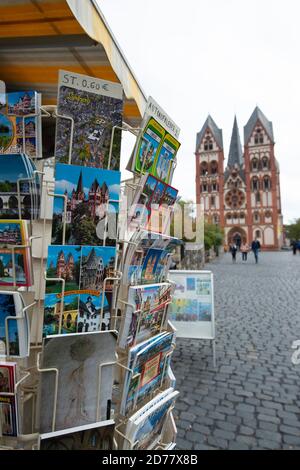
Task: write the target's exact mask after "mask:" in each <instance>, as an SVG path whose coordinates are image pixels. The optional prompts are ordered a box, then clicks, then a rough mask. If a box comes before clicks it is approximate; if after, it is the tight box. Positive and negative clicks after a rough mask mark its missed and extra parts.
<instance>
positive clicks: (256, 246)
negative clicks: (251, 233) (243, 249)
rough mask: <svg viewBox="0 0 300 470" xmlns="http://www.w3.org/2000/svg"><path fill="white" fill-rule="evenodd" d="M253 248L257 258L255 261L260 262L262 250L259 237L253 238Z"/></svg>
mask: <svg viewBox="0 0 300 470" xmlns="http://www.w3.org/2000/svg"><path fill="white" fill-rule="evenodd" d="M251 250H252V251H253V253H254V258H255V263H256V264H257V263H258V251H259V250H260V242H259V240H258V238H257V237H256V238H255V240H253V242H252V244H251Z"/></svg>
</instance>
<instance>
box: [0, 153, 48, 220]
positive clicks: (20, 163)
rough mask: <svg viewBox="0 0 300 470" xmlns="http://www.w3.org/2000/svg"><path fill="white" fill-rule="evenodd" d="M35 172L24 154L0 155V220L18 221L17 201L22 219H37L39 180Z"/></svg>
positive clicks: (34, 168)
mask: <svg viewBox="0 0 300 470" xmlns="http://www.w3.org/2000/svg"><path fill="white" fill-rule="evenodd" d="M35 170H36V167H35V166H34V164H33V163H32V161H31V160H30V158H29V157H28V156H27V155H25V154H7V155H1V158H0V219H19V218H20V217H19V201H20V210H21V216H22V219H25V220H26V219H27V220H28V219H29V220H30V219H36V218H38V216H39V201H40V180H39V177H38V175H37V174H35V173H34V171H35ZM18 181H19V183H18ZM18 184H19V193H20V194H18Z"/></svg>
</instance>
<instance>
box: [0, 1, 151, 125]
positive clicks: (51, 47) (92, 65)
mask: <svg viewBox="0 0 300 470" xmlns="http://www.w3.org/2000/svg"><path fill="white" fill-rule="evenodd" d="M59 69H64V70H70V71H73V72H77V73H81V74H86V75H91V76H95V77H98V78H101V79H104V80H110V81H115V82H120V83H121V84H122V86H123V88H124V93H125V97H126V99H125V107H124V114H125V116H124V118H125V121H126V122H127V123H128V124H130V125H132V126H138V125H139V124H140V121H141V117H142V115H143V113H144V110H145V106H146V101H147V99H146V96H145V94H144V92H143V91H142V89H141V87H140V85H139V83H138V81H137V80H136V78H135V76H134V74H133V72H132V70H131V69H130V66H129V65H128V63H127V61H126V59H125V57H124V55H123V54H122V52H121V50H120V47H119V46H118V44H117V42H116V40H115V38H114V37H113V34H112V32H111V31H110V29H109V27H108V25H107V23H106V21H105V19H104V17H103V15H102V13H101V11H100V9H99V8H98V6H97V3H96V2H95V1H93V0H1V2H0V80H4V81H5V82H6V83H7V86H8V89H9V90H29V89H31V90H37V91H40V92H41V93H42V96H43V104H54V103H56V95H57V79H58V70H59Z"/></svg>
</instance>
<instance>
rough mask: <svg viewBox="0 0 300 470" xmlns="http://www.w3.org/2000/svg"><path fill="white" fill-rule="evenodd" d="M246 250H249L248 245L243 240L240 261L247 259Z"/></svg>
mask: <svg viewBox="0 0 300 470" xmlns="http://www.w3.org/2000/svg"><path fill="white" fill-rule="evenodd" d="M248 251H249V245H248V243H247V242H246V241H245V240H244V241H243V243H242V244H241V253H242V261H247V257H248Z"/></svg>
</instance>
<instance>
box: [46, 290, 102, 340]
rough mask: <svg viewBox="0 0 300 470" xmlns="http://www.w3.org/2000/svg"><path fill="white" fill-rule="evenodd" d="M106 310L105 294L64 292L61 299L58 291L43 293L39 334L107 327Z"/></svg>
mask: <svg viewBox="0 0 300 470" xmlns="http://www.w3.org/2000/svg"><path fill="white" fill-rule="evenodd" d="M103 296H104V298H103ZM110 309H111V306H110V303H109V302H108V300H107V296H106V295H104V294H103V293H102V294H99V292H97V291H95V292H94V293H93V294H91V293H86V294H83V293H78V294H70V293H68V292H67V293H66V295H65V296H64V299H63V301H62V298H61V295H60V294H46V295H45V300H44V326H43V336H50V335H57V334H69V333H87V332H89V331H104V330H108V327H109V324H110ZM102 310H103V313H102ZM60 319H61V320H60Z"/></svg>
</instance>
